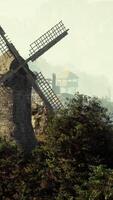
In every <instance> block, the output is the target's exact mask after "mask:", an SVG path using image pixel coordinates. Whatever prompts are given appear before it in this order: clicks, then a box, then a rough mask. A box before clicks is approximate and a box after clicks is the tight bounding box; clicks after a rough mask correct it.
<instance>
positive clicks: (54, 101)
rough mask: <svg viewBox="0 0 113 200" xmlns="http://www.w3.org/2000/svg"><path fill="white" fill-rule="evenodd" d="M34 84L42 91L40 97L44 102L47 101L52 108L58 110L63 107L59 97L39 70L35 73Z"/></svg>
mask: <svg viewBox="0 0 113 200" xmlns="http://www.w3.org/2000/svg"><path fill="white" fill-rule="evenodd" d="M36 84H37V85H38V87H39V90H40V91H41V92H42V95H43V96H42V99H43V98H44V100H45V104H46V102H47V103H49V105H50V106H51V108H52V109H53V110H59V109H61V108H62V107H63V105H62V103H61V102H60V100H59V98H58V97H57V96H56V94H55V93H54V92H53V90H52V88H51V87H50V85H49V83H48V82H47V81H46V79H45V78H44V76H43V75H42V73H41V72H40V73H37V74H36Z"/></svg>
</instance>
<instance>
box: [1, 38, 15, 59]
mask: <svg viewBox="0 0 113 200" xmlns="http://www.w3.org/2000/svg"><path fill="white" fill-rule="evenodd" d="M5 54H7V55H8V57H10V58H11V57H12V54H11V53H10V51H9V49H8V47H7V45H6V42H5V41H4V39H3V38H2V36H1V35H0V56H1V55H5Z"/></svg>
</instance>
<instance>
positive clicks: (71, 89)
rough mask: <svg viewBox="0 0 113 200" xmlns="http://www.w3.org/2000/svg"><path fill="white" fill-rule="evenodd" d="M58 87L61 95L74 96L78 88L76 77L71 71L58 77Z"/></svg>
mask: <svg viewBox="0 0 113 200" xmlns="http://www.w3.org/2000/svg"><path fill="white" fill-rule="evenodd" d="M58 85H59V86H60V88H61V93H69V94H74V93H75V92H76V90H77V88H78V76H77V75H76V74H75V73H73V72H71V71H64V72H63V73H62V74H61V75H60V77H58Z"/></svg>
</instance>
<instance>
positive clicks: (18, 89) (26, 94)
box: [0, 56, 37, 152]
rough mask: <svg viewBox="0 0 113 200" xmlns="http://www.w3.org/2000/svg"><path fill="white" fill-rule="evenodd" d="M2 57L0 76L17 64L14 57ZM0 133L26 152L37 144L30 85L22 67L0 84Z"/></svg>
mask: <svg viewBox="0 0 113 200" xmlns="http://www.w3.org/2000/svg"><path fill="white" fill-rule="evenodd" d="M4 58H5V59H4ZM4 58H3V59H2V58H0V60H2V61H1V62H0V76H2V75H3V74H5V73H6V72H7V71H9V70H11V69H14V68H15V67H17V66H18V62H17V61H16V60H14V58H8V57H7V56H4ZM3 61H4V62H3ZM0 135H1V136H2V137H7V139H12V138H13V139H14V140H15V141H16V142H17V144H19V145H20V146H21V147H22V148H23V149H24V150H25V151H26V152H27V151H31V149H33V148H34V147H35V146H36V145H37V140H36V138H35V134H34V131H33V127H32V124H31V85H30V83H29V81H28V79H27V77H26V73H25V72H24V70H23V69H21V70H19V72H18V73H16V74H15V75H14V76H13V77H12V78H11V79H8V80H7V81H6V82H5V83H4V84H3V86H0Z"/></svg>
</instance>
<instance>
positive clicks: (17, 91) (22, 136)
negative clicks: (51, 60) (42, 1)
mask: <svg viewBox="0 0 113 200" xmlns="http://www.w3.org/2000/svg"><path fill="white" fill-rule="evenodd" d="M67 34H68V29H66V28H65V26H64V24H63V23H62V21H60V22H59V23H58V24H56V25H55V26H54V27H52V28H51V29H50V30H49V31H47V32H46V33H45V34H43V35H42V36H41V37H40V38H38V39H37V40H36V41H34V42H33V43H32V44H31V45H30V55H29V57H28V58H27V59H26V60H24V59H23V58H22V57H21V56H20V54H19V52H18V51H17V50H16V48H15V46H14V45H13V44H12V43H11V42H10V41H9V39H8V38H7V36H6V34H5V31H4V30H3V28H2V27H1V26H0V50H1V55H2V58H4V59H7V60H8V59H9V60H10V62H9V63H10V64H9V66H8V69H7V70H2V66H5V64H3V65H0V93H1V100H0V134H3V132H6V133H5V134H6V135H7V136H8V135H11V136H13V137H14V138H15V140H16V141H17V143H18V144H20V145H21V146H23V148H24V149H26V150H29V149H32V148H33V147H34V146H35V145H36V143H37V141H36V138H35V135H34V132H33V128H32V124H31V89H32V87H33V88H34V90H35V91H36V92H37V93H38V95H39V96H40V97H41V99H42V100H43V102H44V104H45V105H46V107H47V108H48V109H49V110H51V111H53V110H59V109H61V108H62V103H61V102H60V100H59V99H58V97H57V96H56V94H55V93H54V92H53V90H52V89H51V87H50V85H49V84H48V82H47V81H46V79H45V78H44V76H43V75H42V73H41V72H40V73H35V74H34V73H33V72H32V71H31V70H30V69H29V67H28V63H29V61H32V62H34V61H35V60H36V59H38V58H39V57H40V56H42V55H43V54H44V53H45V52H46V51H47V50H49V49H50V48H51V47H52V46H54V45H55V44H56V43H58V42H59V41H60V40H61V39H62V38H64V37H65V36H66V35H67ZM4 71H5V73H4ZM4 91H5V92H4ZM4 104H5V105H4ZM6 106H7V108H6ZM9 113H10V114H9ZM2 117H3V118H2ZM5 122H6V123H5ZM9 122H10V123H9ZM7 124H8V125H7ZM12 124H13V126H12ZM4 127H5V128H4ZM6 127H7V130H6ZM9 127H10V128H9ZM12 127H13V128H12ZM9 130H10V131H9ZM8 131H9V132H10V133H8Z"/></svg>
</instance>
